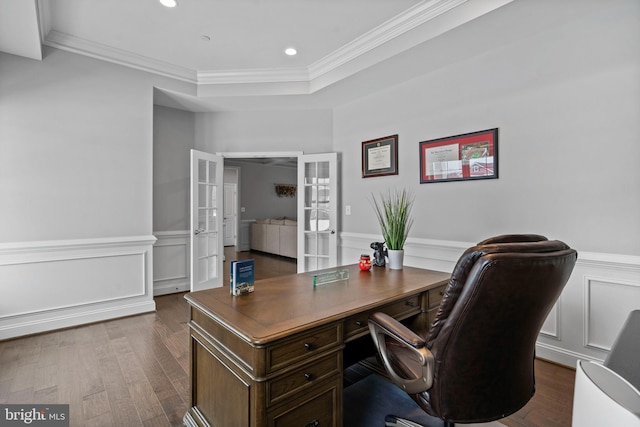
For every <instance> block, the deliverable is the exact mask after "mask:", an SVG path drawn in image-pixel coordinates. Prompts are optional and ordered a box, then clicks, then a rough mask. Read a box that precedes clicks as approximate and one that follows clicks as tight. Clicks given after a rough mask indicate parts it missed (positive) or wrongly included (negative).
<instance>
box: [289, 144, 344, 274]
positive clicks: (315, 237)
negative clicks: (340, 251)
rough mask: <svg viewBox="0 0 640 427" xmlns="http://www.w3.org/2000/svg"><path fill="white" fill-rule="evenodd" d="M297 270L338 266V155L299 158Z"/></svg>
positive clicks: (314, 155) (328, 154)
mask: <svg viewBox="0 0 640 427" xmlns="http://www.w3.org/2000/svg"><path fill="white" fill-rule="evenodd" d="M298 185H299V187H302V188H303V191H301V192H300V194H301V195H302V196H303V197H300V198H299V200H298V218H301V219H302V227H300V229H299V231H298V233H299V235H298V254H299V255H298V272H305V271H313V270H318V269H323V268H330V267H334V266H336V265H337V234H336V229H337V226H336V225H337V224H336V221H337V213H338V212H337V206H336V203H335V201H336V200H337V199H338V198H337V191H338V186H337V154H336V153H326V154H313V155H305V156H301V157H299V159H298Z"/></svg>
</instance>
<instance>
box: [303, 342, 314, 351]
mask: <svg viewBox="0 0 640 427" xmlns="http://www.w3.org/2000/svg"><path fill="white" fill-rule="evenodd" d="M304 348H306V349H307V350H309V351H311V350H313V344H311V343H310V342H306V343H304Z"/></svg>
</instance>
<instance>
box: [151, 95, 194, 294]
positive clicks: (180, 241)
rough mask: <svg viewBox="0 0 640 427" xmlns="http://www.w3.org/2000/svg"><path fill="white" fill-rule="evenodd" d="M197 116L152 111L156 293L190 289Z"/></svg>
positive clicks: (173, 111)
mask: <svg viewBox="0 0 640 427" xmlns="http://www.w3.org/2000/svg"><path fill="white" fill-rule="evenodd" d="M194 143H195V114H194V113H191V112H187V111H182V110H176V109H173V108H166V107H162V106H158V105H156V106H154V108H153V234H154V236H155V237H156V238H157V239H158V241H157V242H156V244H155V245H154V247H153V256H154V263H153V293H154V295H162V294H167V293H172V292H181V291H186V290H188V289H189V285H190V279H189V271H190V270H189V268H190V255H189V253H190V252H189V237H190V233H189V227H190V224H189V222H190V218H189V213H190V206H189V203H190V200H189V199H190V194H189V181H190V162H191V160H190V150H191V149H192V148H193V147H194Z"/></svg>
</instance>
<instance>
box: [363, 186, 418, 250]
mask: <svg viewBox="0 0 640 427" xmlns="http://www.w3.org/2000/svg"><path fill="white" fill-rule="evenodd" d="M371 198H372V200H371V205H372V206H373V208H374V210H375V212H376V216H377V217H378V222H379V223H380V228H381V229H382V237H384V242H385V244H386V245H387V249H391V250H400V249H403V248H404V242H405V241H406V240H407V236H408V235H409V230H411V226H412V225H413V216H412V215H411V210H412V208H413V202H414V199H415V197H414V195H413V193H412V192H410V191H408V190H406V189H403V190H397V189H395V190H394V191H391V190H390V189H389V190H388V191H387V192H386V193H380V200H379V201H378V200H377V199H376V197H375V196H374V195H373V194H371Z"/></svg>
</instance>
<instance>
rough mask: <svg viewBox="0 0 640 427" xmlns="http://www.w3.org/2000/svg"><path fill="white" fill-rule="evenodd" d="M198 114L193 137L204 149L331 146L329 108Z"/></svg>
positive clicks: (325, 148)
mask: <svg viewBox="0 0 640 427" xmlns="http://www.w3.org/2000/svg"><path fill="white" fill-rule="evenodd" d="M198 116H200V117H199V118H198V119H197V120H198V121H197V125H196V126H197V127H198V130H197V134H196V140H197V144H198V146H199V147H201V148H199V149H201V150H204V151H213V152H237V151H247V152H275V151H304V152H305V153H323V152H326V151H331V150H332V149H333V117H332V112H331V111H330V110H286V111H279V110H277V111H237V112H216V113H206V114H204V113H203V114H199V115H198Z"/></svg>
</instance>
